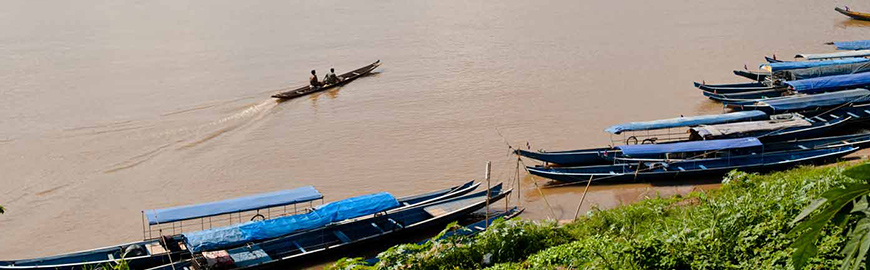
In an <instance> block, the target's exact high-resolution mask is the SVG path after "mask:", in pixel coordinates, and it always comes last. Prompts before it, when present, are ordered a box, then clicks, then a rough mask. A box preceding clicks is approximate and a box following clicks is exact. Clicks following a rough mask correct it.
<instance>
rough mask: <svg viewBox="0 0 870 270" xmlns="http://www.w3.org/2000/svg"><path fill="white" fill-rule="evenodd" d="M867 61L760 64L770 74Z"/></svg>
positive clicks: (852, 59) (853, 59)
mask: <svg viewBox="0 0 870 270" xmlns="http://www.w3.org/2000/svg"><path fill="white" fill-rule="evenodd" d="M868 61H870V59H867V58H843V59H837V60H824V61H794V62H779V63H768V64H761V69H764V70H767V71H770V72H776V71H780V70H789V69H799V68H811V67H823V66H831V65H843V64H853V63H862V62H868Z"/></svg>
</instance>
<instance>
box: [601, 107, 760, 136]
mask: <svg viewBox="0 0 870 270" xmlns="http://www.w3.org/2000/svg"><path fill="white" fill-rule="evenodd" d="M765 117H767V113H765V112H762V111H744V112H733V113H726V114H713V115H701V116H690V117H677V118H671V119H662V120H654V121H646V122H631V123H626V124H620V125H615V126H611V127H609V128H607V129H605V130H604V131H606V132H610V133H613V134H620V133H622V132H625V131H636V130H651V129H663V128H675V127H690V126H698V125H714V124H721V123H728V122H735V121H747V120H754V119H760V118H765Z"/></svg>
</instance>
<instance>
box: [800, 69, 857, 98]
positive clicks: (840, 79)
mask: <svg viewBox="0 0 870 270" xmlns="http://www.w3.org/2000/svg"><path fill="white" fill-rule="evenodd" d="M785 84H786V85H788V86H789V89H790V90H792V91H794V92H797V93H805V94H815V93H821V92H833V91H839V90H847V89H855V88H861V87H870V73H868V72H864V73H855V74H843V75H834V76H826V77H818V78H811V79H804V80H796V81H787V82H785Z"/></svg>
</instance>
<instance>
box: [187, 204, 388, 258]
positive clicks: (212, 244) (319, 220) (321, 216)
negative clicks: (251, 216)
mask: <svg viewBox="0 0 870 270" xmlns="http://www.w3.org/2000/svg"><path fill="white" fill-rule="evenodd" d="M398 206H399V202H398V201H396V198H395V197H393V195H390V194H389V193H386V192H381V193H375V194H369V195H363V196H359V197H353V198H348V199H344V200H340V201H335V202H331V203H327V204H324V205H321V206H319V207H317V208H315V209H314V211H312V212H309V213H306V214H299V215H292V216H286V217H280V218H275V219H268V220H263V221H251V222H246V223H241V224H236V225H232V226H227V227H221V228H214V229H209V230H204V231H198V232H191V233H184V239H185V241H186V244H187V248H188V249H190V250H191V251H192V252H200V251H206V250H216V249H223V248H226V247H232V246H238V245H242V244H245V243H249V242H253V241H258V240H265V239H271V238H275V237H280V236H283V235H287V234H290V233H293V232H296V231H301V230H310V229H315V228H320V227H323V226H326V225H327V224H329V223H333V222H339V221H342V220H345V219H351V218H356V217H361V216H365V215H370V214H374V213H377V212H381V211H386V210H389V209H392V208H396V207H398Z"/></svg>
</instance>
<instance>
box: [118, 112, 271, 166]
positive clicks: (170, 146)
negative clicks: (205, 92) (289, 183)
mask: <svg viewBox="0 0 870 270" xmlns="http://www.w3.org/2000/svg"><path fill="white" fill-rule="evenodd" d="M245 99H248V98H239V99H235V100H231V101H222V102H216V103H213V104H207V105H203V106H197V107H194V108H191V109H185V110H180V111H175V112H171V113H168V114H164V115H163V116H167V115H175V114H180V113H184V112H191V111H195V110H202V109H207V108H216V107H219V106H223V105H227V104H231V103H234V102H238V101H241V100H245ZM278 104H279V103H278V102H276V101H275V100H273V99H268V100H263V101H261V102H259V103H255V104H249V105H246V106H244V107H242V108H239V109H237V110H234V111H235V112H233V113H232V114H231V115H228V116H225V117H222V118H219V119H216V120H213V121H211V122H208V123H205V124H201V125H197V126H192V127H184V128H179V129H174V130H169V131H164V132H161V133H159V134H157V135H156V137H158V138H159V139H160V140H164V141H168V142H166V143H163V144H161V145H160V146H157V147H156V148H153V149H150V150H147V151H145V152H143V153H141V154H138V155H136V156H133V157H131V158H129V159H127V160H124V161H122V162H118V163H115V164H112V166H110V167H109V168H108V169H106V170H104V171H103V172H104V173H113V172H117V171H122V170H126V169H130V168H133V167H136V166H138V165H141V164H143V163H146V162H148V161H150V160H153V159H154V158H155V157H157V156H159V155H161V154H163V153H166V152H168V151H172V150H175V151H181V150H187V149H191V148H195V147H197V146H201V145H203V144H205V143H207V142H210V141H212V140H215V139H216V138H219V137H222V136H226V135H228V134H231V133H233V132H236V131H239V130H242V129H244V128H245V127H248V126H250V125H253V124H254V123H258V122H260V121H262V120H263V119H264V118H265V117H266V115H268V114H269V112H270V111H271V110H272V109H274V108H275V107H276V106H277V105H278Z"/></svg>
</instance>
